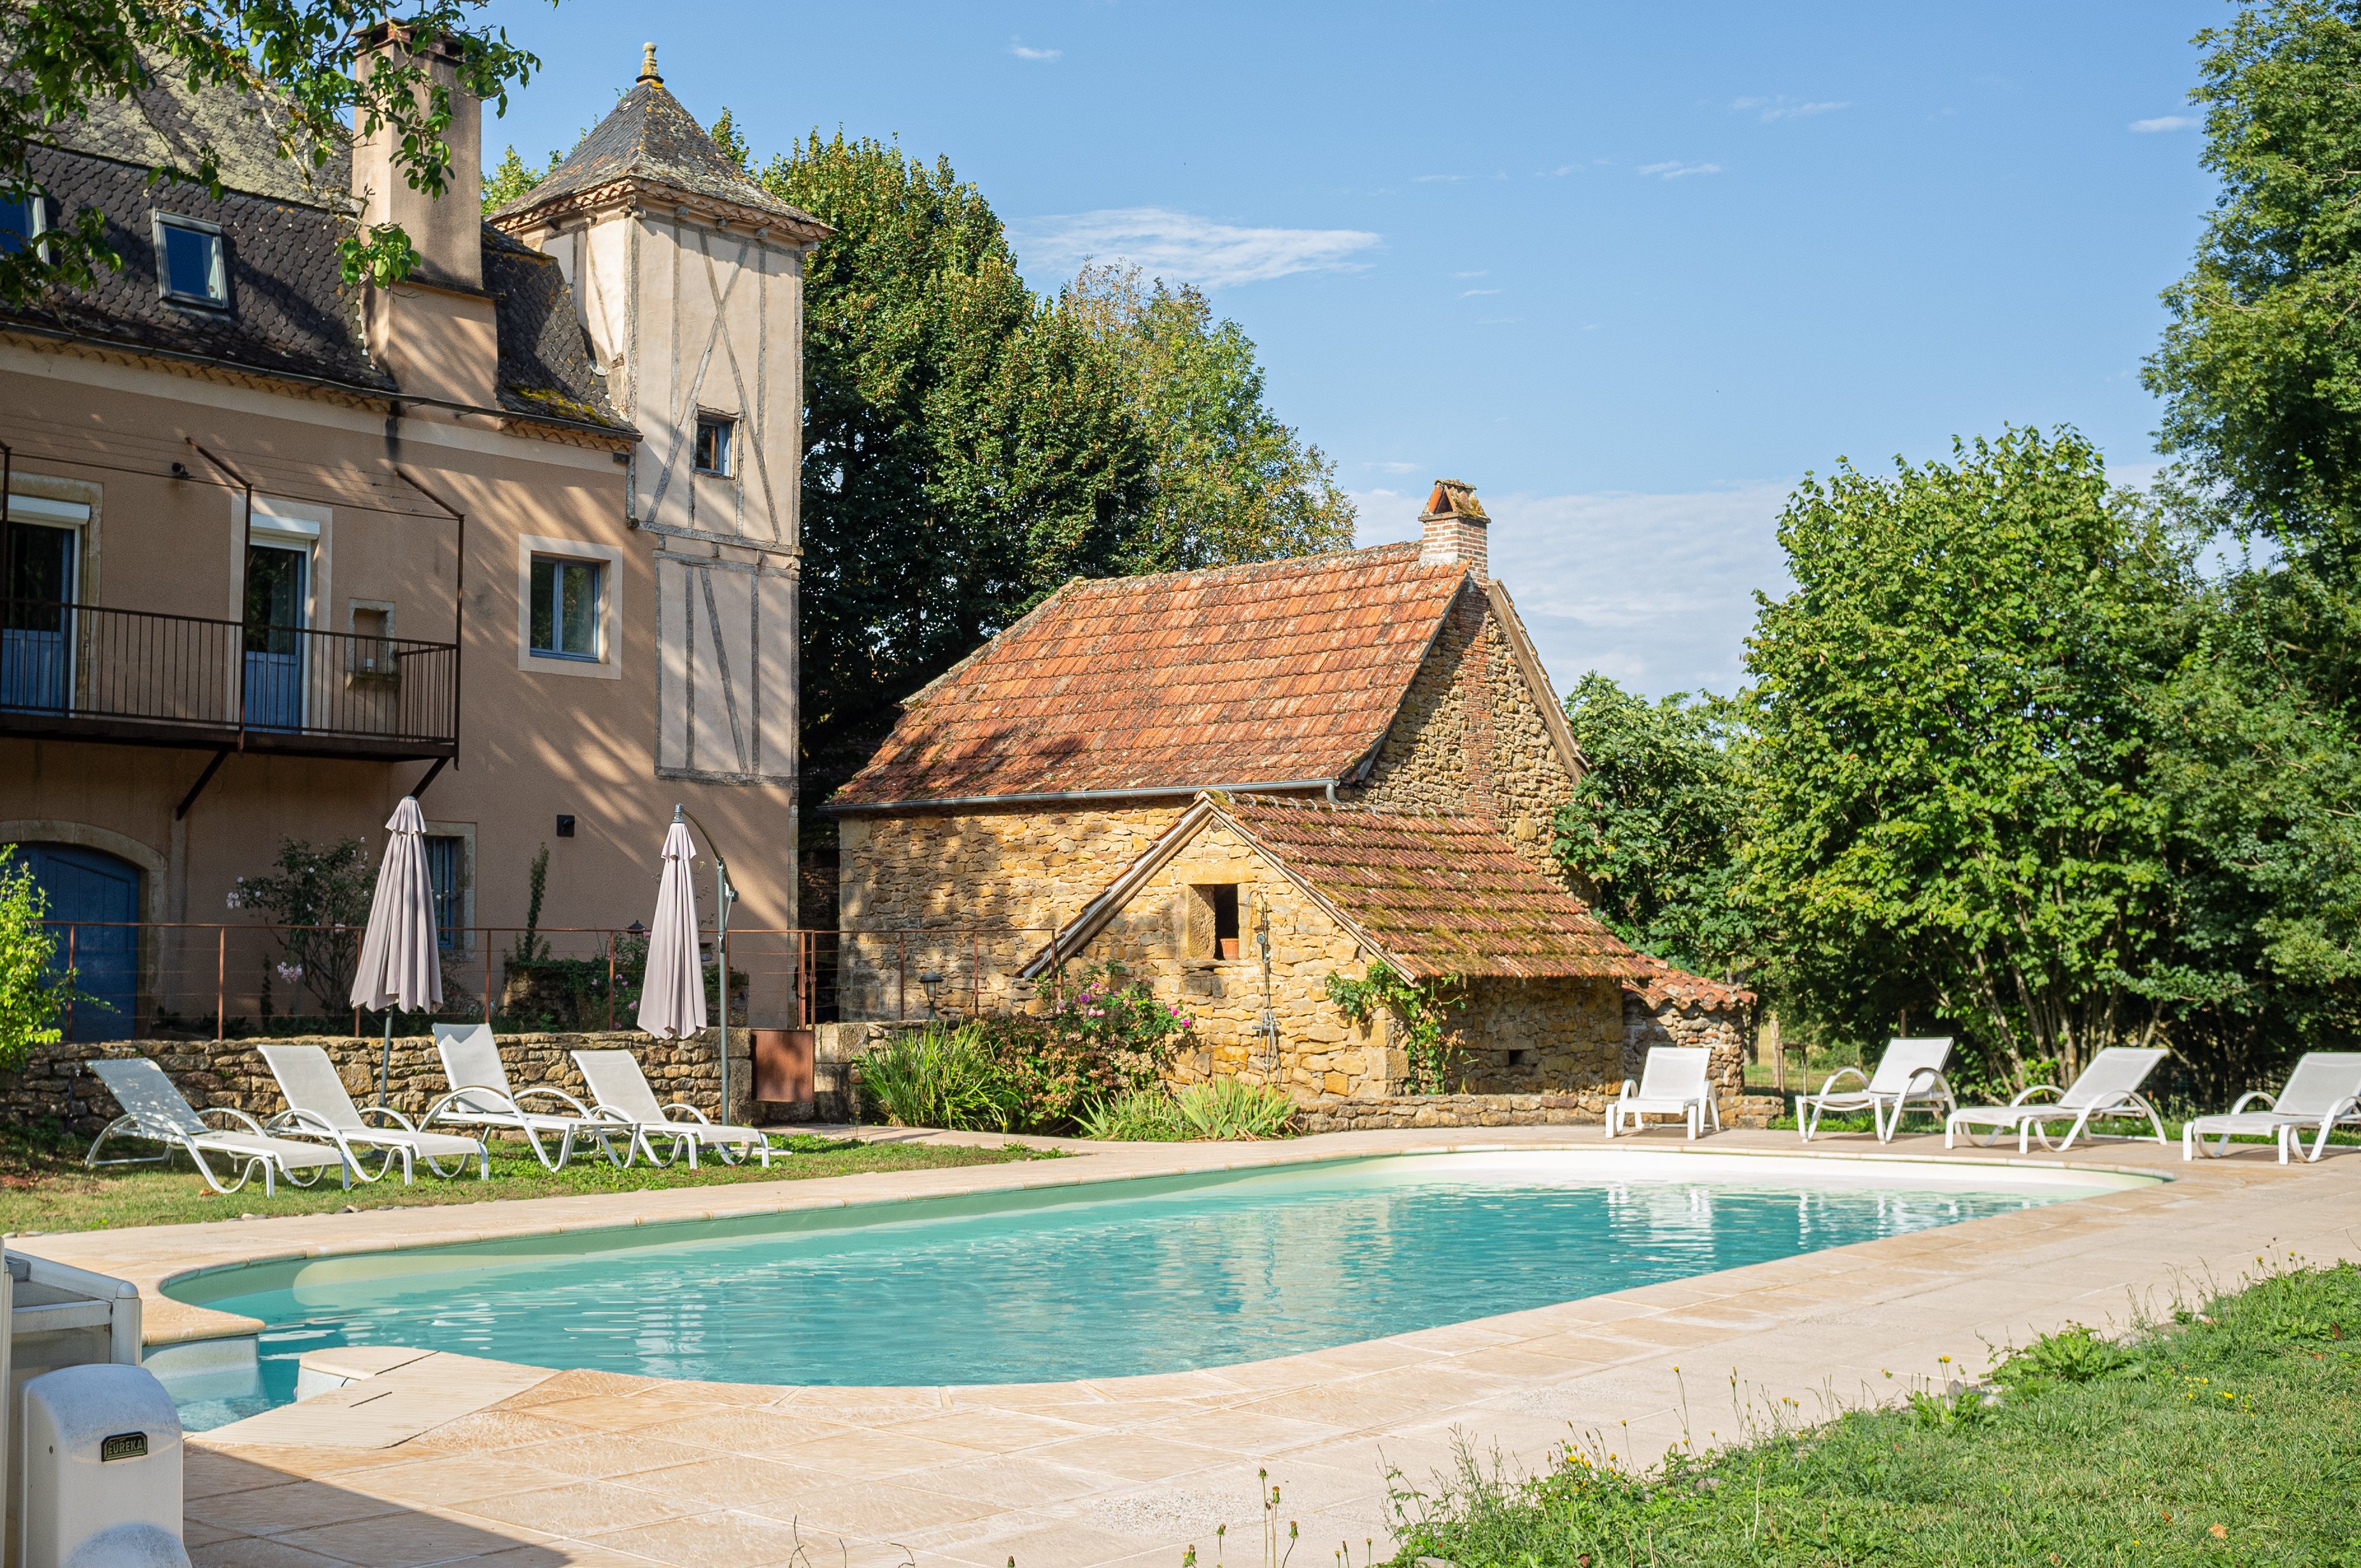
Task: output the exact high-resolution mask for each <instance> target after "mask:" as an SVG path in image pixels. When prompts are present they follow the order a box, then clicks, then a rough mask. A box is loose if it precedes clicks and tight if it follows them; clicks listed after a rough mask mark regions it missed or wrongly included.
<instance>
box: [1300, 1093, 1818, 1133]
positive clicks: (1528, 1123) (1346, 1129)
mask: <svg viewBox="0 0 2361 1568" xmlns="http://www.w3.org/2000/svg"><path fill="white" fill-rule="evenodd" d="M1613 1098H1614V1096H1613V1095H1611V1094H1600V1093H1587V1094H1398V1095H1394V1096H1392V1097H1390V1098H1389V1099H1385V1100H1376V1101H1371V1100H1317V1101H1314V1102H1312V1103H1311V1104H1309V1105H1306V1106H1304V1107H1303V1108H1302V1109H1301V1111H1300V1112H1299V1113H1297V1119H1296V1124H1297V1125H1298V1126H1299V1127H1301V1129H1302V1130H1303V1131H1304V1132H1307V1133H1371V1132H1380V1131H1384V1130H1386V1129H1389V1128H1393V1127H1558V1126H1575V1125H1585V1124H1587V1125H1589V1126H1594V1127H1596V1126H1599V1125H1602V1124H1604V1123H1605V1122H1606V1120H1607V1103H1608V1102H1609V1100H1611V1099H1613ZM1784 1105H1785V1102H1784V1101H1783V1100H1779V1099H1775V1098H1773V1097H1771V1096H1769V1095H1762V1094H1742V1095H1723V1096H1721V1097H1720V1101H1719V1106H1720V1111H1721V1124H1722V1126H1723V1127H1724V1128H1725V1129H1727V1128H1730V1127H1767V1126H1769V1125H1770V1124H1771V1122H1772V1120H1773V1118H1774V1117H1776V1116H1777V1115H1778V1114H1779V1113H1780V1112H1781V1111H1782V1110H1783V1109H1784ZM1652 1125H1653V1124H1652ZM1664 1125H1666V1126H1671V1125H1673V1123H1672V1121H1671V1119H1670V1118H1669V1117H1668V1118H1665V1119H1664Z"/></svg>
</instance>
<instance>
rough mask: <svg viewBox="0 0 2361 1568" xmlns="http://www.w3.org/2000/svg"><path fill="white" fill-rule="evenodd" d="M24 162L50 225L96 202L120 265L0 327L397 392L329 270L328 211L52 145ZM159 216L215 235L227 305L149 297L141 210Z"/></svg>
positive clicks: (352, 297)
mask: <svg viewBox="0 0 2361 1568" xmlns="http://www.w3.org/2000/svg"><path fill="white" fill-rule="evenodd" d="M30 162H31V166H32V170H33V175H34V178H35V179H37V180H38V181H40V183H41V187H42V191H43V193H44V195H45V197H46V199H47V201H48V203H49V223H50V224H51V225H56V226H60V227H62V226H64V225H65V223H66V222H67V220H68V217H69V216H70V214H73V213H75V212H77V211H81V210H83V209H87V208H93V207H94V208H96V209H98V210H99V211H100V212H102V213H104V214H105V215H106V239H107V243H108V244H110V245H112V246H113V247H115V251H116V253H117V254H119V255H120V256H121V257H122V258H123V262H124V265H123V269H122V270H121V271H114V270H110V269H106V268H103V267H102V268H100V269H98V272H97V278H96V281H95V282H94V283H93V285H92V287H90V288H88V289H61V290H57V291H53V292H52V293H51V294H50V295H49V298H47V299H46V300H43V301H40V302H36V303H34V304H32V305H29V306H27V307H26V308H24V309H21V310H14V311H0V322H21V323H25V324H27V325H29V326H34V327H40V328H46V329H48V330H49V331H51V332H56V333H61V334H66V335H69V336H72V337H77V338H87V339H94V340H97V341H100V342H105V343H113V344H121V345H126V346H129V347H133V348H145V349H153V350H157V351H159V352H162V353H166V354H174V355H198V356H203V357H206V358H211V359H221V360H226V361H228V362H230V363H232V364H235V365H239V366H244V367H248V368H251V369H255V370H258V371H262V372H265V373H277V374H280V375H291V376H299V377H305V378H313V379H318V380H325V381H331V382H335V383H338V384H341V385H344V386H348V387H352V388H355V389H360V390H365V391H371V392H380V393H390V392H392V391H393V390H395V387H394V383H393V378H391V377H390V376H388V375H387V374H386V373H385V372H384V371H383V370H382V369H380V368H379V367H377V366H376V365H374V364H372V363H371V362H370V360H369V356H368V345H367V344H366V343H365V342H364V341H363V338H362V335H361V323H360V301H359V296H358V291H357V290H356V289H354V288H351V287H348V286H347V285H346V283H345V281H344V279H343V276H342V274H341V271H340V269H339V268H338V265H337V260H336V240H337V227H336V215H335V214H334V213H333V212H331V211H330V210H329V209H327V208H325V207H322V206H315V205H308V204H303V203H295V202H291V201H287V200H284V199H282V198H280V197H277V196H271V195H265V194H260V193H255V192H244V191H237V190H232V191H227V192H224V193H223V195H222V197H221V199H220V200H219V201H215V200H214V199H213V198H211V197H209V196H207V195H206V194H205V192H204V190H203V187H202V186H196V185H177V184H164V185H158V186H156V187H154V188H153V189H151V188H150V187H149V186H148V170H147V167H146V166H145V165H142V164H133V163H119V162H116V161H115V160H113V159H110V158H101V157H95V156H89V155H85V154H82V153H80V152H77V151H72V150H67V149H63V148H49V147H36V148H32V149H31V152H30ZM275 182H276V181H275ZM159 211H160V212H165V213H173V214H180V215H181V216H184V217H192V218H201V219H203V220H204V221H206V222H208V223H213V224H218V225H221V227H222V228H223V230H224V231H225V235H226V246H225V262H226V265H227V273H228V281H229V302H228V306H227V308H226V309H218V310H216V309H211V308H207V307H204V306H201V305H184V304H176V303H172V302H169V301H166V300H165V299H163V298H162V297H161V296H160V295H159V292H158V291H157V288H156V237H155V226H154V224H153V223H152V221H151V219H150V214H151V213H154V212H159Z"/></svg>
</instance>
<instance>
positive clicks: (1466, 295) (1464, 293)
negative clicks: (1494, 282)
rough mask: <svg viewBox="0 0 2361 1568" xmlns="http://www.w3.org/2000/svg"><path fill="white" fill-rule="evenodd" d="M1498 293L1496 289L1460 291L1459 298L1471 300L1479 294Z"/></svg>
mask: <svg viewBox="0 0 2361 1568" xmlns="http://www.w3.org/2000/svg"><path fill="white" fill-rule="evenodd" d="M1497 293H1499V290H1498V289H1462V290H1460V291H1459V297H1460V298H1461V299H1463V300H1472V299H1475V298H1476V297H1477V295H1479V294H1497Z"/></svg>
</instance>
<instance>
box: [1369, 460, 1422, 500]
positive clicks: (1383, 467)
mask: <svg viewBox="0 0 2361 1568" xmlns="http://www.w3.org/2000/svg"><path fill="white" fill-rule="evenodd" d="M1369 466H1370V467H1372V468H1375V469H1376V470H1378V472H1379V473H1381V474H1415V473H1417V472H1418V471H1419V470H1420V469H1421V468H1423V467H1424V466H1426V465H1425V464H1423V463H1372V464H1370V465H1369ZM1379 493H1380V494H1382V493H1384V492H1382V491H1381V492H1379Z"/></svg>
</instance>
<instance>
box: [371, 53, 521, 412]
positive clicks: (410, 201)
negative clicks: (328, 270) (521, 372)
mask: <svg viewBox="0 0 2361 1568" xmlns="http://www.w3.org/2000/svg"><path fill="white" fill-rule="evenodd" d="M390 49H398V50H403V51H404V52H405V53H406V52H407V39H406V38H405V36H404V35H403V34H402V33H401V32H400V31H399V30H398V29H395V28H392V27H383V28H380V29H379V31H378V33H377V35H376V37H375V38H374V39H373V40H371V41H370V42H368V43H367V44H365V45H364V46H363V48H362V49H361V51H360V53H359V55H358V56H357V59H356V60H355V61H354V71H356V72H357V73H358V74H363V75H366V74H367V73H368V71H370V70H372V69H373V68H374V66H375V64H376V62H377V60H379V58H380V56H382V55H383V54H384V53H385V51H387V50H390ZM412 58H416V59H419V60H421V61H422V63H423V64H424V66H425V68H426V71H427V73H428V75H429V76H430V77H432V79H433V80H434V82H435V84H436V85H438V86H440V87H442V88H444V89H445V91H446V92H448V93H450V95H451V124H450V126H448V127H447V128H446V129H445V132H444V139H445V141H446V142H448V143H449V144H450V148H451V167H450V171H449V177H448V181H447V182H446V184H445V188H444V192H443V194H442V195H441V196H440V197H439V198H438V197H434V196H430V195H428V194H427V193H426V192H423V191H421V190H418V189H416V188H414V187H413V186H412V184H411V183H410V178H409V175H408V172H407V171H406V170H403V169H401V168H400V167H399V166H397V165H396V164H395V162H394V152H395V149H396V148H397V146H398V138H397V137H396V136H395V134H394V132H393V131H392V129H391V128H390V126H379V127H378V129H377V131H376V133H375V134H374V135H370V136H366V137H357V138H355V141H354V144H353V196H354V198H355V200H356V201H357V202H358V203H359V204H360V209H361V222H362V223H364V224H366V225H370V226H372V227H374V226H376V225H379V224H399V225H401V229H402V232H403V233H404V234H406V235H408V236H410V243H411V246H412V248H413V249H415V250H416V251H417V252H418V256H419V261H418V266H417V268H416V269H414V270H412V273H411V275H410V276H409V277H408V278H406V279H404V280H402V281H401V282H400V283H397V284H395V285H394V286H393V287H392V288H390V289H377V288H371V289H370V290H369V291H368V303H367V306H366V316H367V321H368V339H369V352H370V354H371V355H372V356H375V358H376V359H377V361H378V363H379V364H380V365H382V366H384V367H386V369H387V370H388V371H390V373H391V374H392V376H393V378H394V379H395V380H396V381H398V382H400V383H401V389H402V390H403V391H405V392H410V393H413V394H416V395H420V396H424V397H430V398H441V399H445V400H449V401H452V402H458V403H467V404H469V405H472V406H474V407H478V408H488V407H490V406H491V405H492V404H494V403H495V402H496V401H497V399H496V397H495V396H494V385H493V384H494V380H495V378H496V374H497V371H498V368H499V365H500V342H499V335H498V331H497V328H496V325H495V321H494V305H493V302H492V298H491V296H490V295H489V294H487V293H485V292H484V240H483V234H484V216H483V214H484V147H483V104H482V102H481V101H480V100H479V99H478V98H476V97H475V96H474V95H473V94H471V93H463V92H461V91H460V90H459V86H458V73H457V69H456V62H457V59H458V51H457V48H456V45H454V44H452V43H450V42H449V41H448V40H444V41H443V42H441V43H438V44H437V45H436V47H435V48H434V49H433V50H432V51H430V52H429V53H427V54H426V55H424V56H421V57H412Z"/></svg>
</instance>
